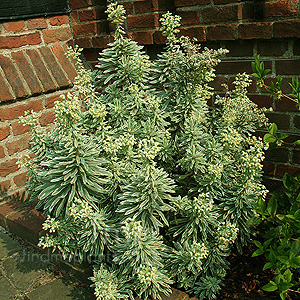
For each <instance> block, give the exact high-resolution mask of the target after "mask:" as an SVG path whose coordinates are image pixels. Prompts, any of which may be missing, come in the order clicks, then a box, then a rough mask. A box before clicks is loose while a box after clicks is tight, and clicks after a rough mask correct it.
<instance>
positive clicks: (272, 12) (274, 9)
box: [264, 0, 297, 18]
mask: <svg viewBox="0 0 300 300" xmlns="http://www.w3.org/2000/svg"><path fill="white" fill-rule="evenodd" d="M296 15H297V0H280V1H266V2H265V5H264V17H265V18H272V17H291V16H296Z"/></svg>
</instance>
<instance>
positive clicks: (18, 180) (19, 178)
mask: <svg viewBox="0 0 300 300" xmlns="http://www.w3.org/2000/svg"><path fill="white" fill-rule="evenodd" d="M26 181H27V172H24V173H21V174H18V175H16V176H15V177H14V183H15V184H16V185H17V187H24V186H25V183H26Z"/></svg>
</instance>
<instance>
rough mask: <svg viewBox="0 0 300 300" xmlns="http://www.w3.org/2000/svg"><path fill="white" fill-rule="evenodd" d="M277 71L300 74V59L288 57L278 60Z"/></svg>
mask: <svg viewBox="0 0 300 300" xmlns="http://www.w3.org/2000/svg"><path fill="white" fill-rule="evenodd" d="M275 65H276V72H277V74H280V75H299V68H300V60H299V59H291V60H290V59H287V60H278V61H276V63H275Z"/></svg>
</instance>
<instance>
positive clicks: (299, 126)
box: [294, 116, 300, 129]
mask: <svg viewBox="0 0 300 300" xmlns="http://www.w3.org/2000/svg"><path fill="white" fill-rule="evenodd" d="M294 126H295V127H296V128H297V129H300V116H295V117H294Z"/></svg>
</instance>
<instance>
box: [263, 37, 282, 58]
mask: <svg viewBox="0 0 300 300" xmlns="http://www.w3.org/2000/svg"><path fill="white" fill-rule="evenodd" d="M287 50H288V42H287V41H272V40H271V41H258V42H257V53H258V54H259V55H260V56H282V55H283V54H284V53H285V52H286V51H287Z"/></svg>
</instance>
